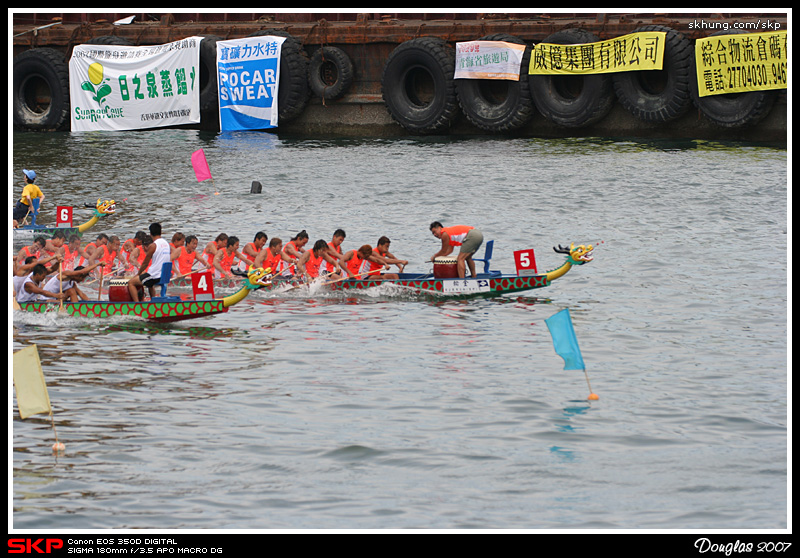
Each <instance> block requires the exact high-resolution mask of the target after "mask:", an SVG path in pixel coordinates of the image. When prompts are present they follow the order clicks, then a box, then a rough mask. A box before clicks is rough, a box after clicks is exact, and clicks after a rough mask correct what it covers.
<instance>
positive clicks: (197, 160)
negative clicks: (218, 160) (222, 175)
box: [192, 149, 211, 182]
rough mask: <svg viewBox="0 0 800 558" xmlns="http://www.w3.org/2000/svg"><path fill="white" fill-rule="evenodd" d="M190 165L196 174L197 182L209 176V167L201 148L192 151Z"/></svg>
mask: <svg viewBox="0 0 800 558" xmlns="http://www.w3.org/2000/svg"><path fill="white" fill-rule="evenodd" d="M192 167H194V173H195V174H196V175H197V181H198V182H202V181H203V180H208V179H209V178H211V169H209V168H208V162H207V161H206V154H205V153H204V152H203V150H202V149H198V150H197V151H195V152H194V153H192Z"/></svg>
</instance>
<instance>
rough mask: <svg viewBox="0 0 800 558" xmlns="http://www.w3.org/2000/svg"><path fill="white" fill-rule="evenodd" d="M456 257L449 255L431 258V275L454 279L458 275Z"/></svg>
mask: <svg viewBox="0 0 800 558" xmlns="http://www.w3.org/2000/svg"><path fill="white" fill-rule="evenodd" d="M457 262H458V259H457V258H454V257H451V256H439V257H437V258H434V259H433V276H434V277H435V278H437V279H455V278H456V277H458V263H457Z"/></svg>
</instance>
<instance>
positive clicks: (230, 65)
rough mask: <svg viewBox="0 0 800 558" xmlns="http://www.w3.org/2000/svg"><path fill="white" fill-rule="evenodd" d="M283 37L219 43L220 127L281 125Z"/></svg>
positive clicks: (226, 129) (260, 37)
mask: <svg viewBox="0 0 800 558" xmlns="http://www.w3.org/2000/svg"><path fill="white" fill-rule="evenodd" d="M283 41H284V38H283V37H273V36H267V35H265V36H258V37H246V38H244V39H234V40H231V41H218V42H217V84H218V86H219V121H220V129H221V130H223V131H228V130H261V129H264V128H275V127H277V126H278V83H279V82H280V75H279V74H280V57H281V44H282V43H283Z"/></svg>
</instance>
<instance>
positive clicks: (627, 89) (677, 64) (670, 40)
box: [612, 25, 694, 122]
mask: <svg viewBox="0 0 800 558" xmlns="http://www.w3.org/2000/svg"><path fill="white" fill-rule="evenodd" d="M644 31H664V32H666V34H667V36H666V43H665V44H664V64H663V66H662V69H661V70H641V71H634V72H617V73H615V74H612V81H613V83H614V92H615V93H616V95H617V99H618V100H619V102H620V104H621V105H622V106H623V107H625V108H626V109H627V110H628V111H629V112H630V113H631V114H633V115H634V116H635V117H636V118H638V119H640V120H643V121H645V122H669V121H671V120H674V119H676V118H678V117H680V116H683V115H684V114H685V113H686V112H687V111H688V110H689V109H690V108H691V106H692V93H691V90H690V85H689V81H690V80H691V79H692V78H693V77H694V71H693V70H694V66H693V65H692V64H691V62H692V48H693V45H692V43H691V41H689V39H687V38H686V36H684V35H683V34H682V33H679V32H677V31H675V30H674V29H670V28H669V27H664V26H661V25H647V26H645V27H640V28H638V29H636V30H635V31H634V33H638V32H644Z"/></svg>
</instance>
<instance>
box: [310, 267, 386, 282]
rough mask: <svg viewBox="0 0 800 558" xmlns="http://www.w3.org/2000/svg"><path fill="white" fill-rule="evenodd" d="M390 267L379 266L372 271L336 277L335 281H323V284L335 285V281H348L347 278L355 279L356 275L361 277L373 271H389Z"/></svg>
mask: <svg viewBox="0 0 800 558" xmlns="http://www.w3.org/2000/svg"><path fill="white" fill-rule="evenodd" d="M388 269H389V268H387V267H379V268H378V269H373V270H372V271H365V272H364V273H359V274H357V275H354V276H353V277H342V278H340V279H335V280H333V281H328V282H326V283H323V285H333V284H334V283H338V282H340V281H346V280H347V279H355V278H356V277H361V276H362V275H372V274H373V273H376V272H380V271H387V270H388Z"/></svg>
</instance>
